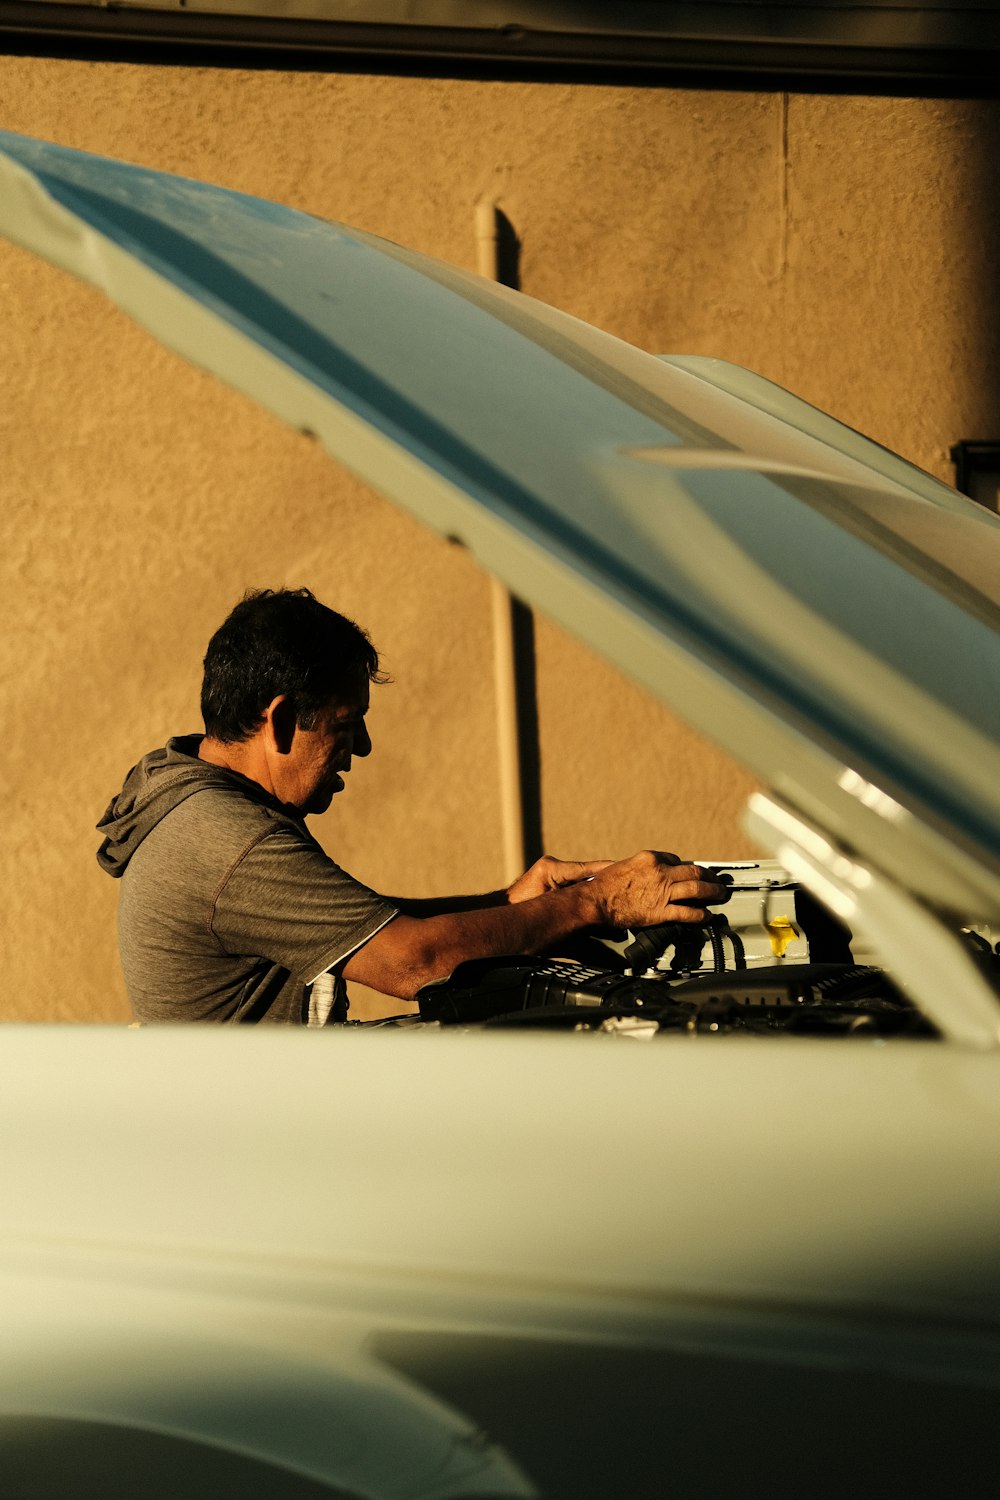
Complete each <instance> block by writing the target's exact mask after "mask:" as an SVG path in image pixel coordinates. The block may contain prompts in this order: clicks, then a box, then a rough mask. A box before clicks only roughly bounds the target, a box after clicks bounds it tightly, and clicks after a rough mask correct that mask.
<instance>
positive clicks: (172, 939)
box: [98, 589, 724, 1025]
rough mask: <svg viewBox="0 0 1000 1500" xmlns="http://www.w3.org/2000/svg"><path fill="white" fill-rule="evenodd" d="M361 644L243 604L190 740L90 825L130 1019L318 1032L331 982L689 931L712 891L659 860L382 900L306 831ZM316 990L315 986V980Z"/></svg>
mask: <svg viewBox="0 0 1000 1500" xmlns="http://www.w3.org/2000/svg"><path fill="white" fill-rule="evenodd" d="M382 680H384V679H383V678H382V677H381V676H380V673H379V660H378V653H377V652H376V650H375V648H374V647H373V646H372V644H371V642H370V641H369V639H368V637H367V636H366V635H365V633H364V631H362V630H361V629H359V627H358V626H356V625H355V624H353V623H352V622H351V621H350V620H347V619H345V618H344V617H343V616H342V615H339V614H337V613H336V612H335V611H334V610H331V609H328V608H327V607H326V606H325V605H323V604H320V603H319V601H318V600H317V599H315V598H314V597H313V595H312V594H311V593H310V592H309V591H308V590H307V589H298V590H294V591H289V590H285V591H280V592H272V591H271V590H264V591H262V592H260V593H255V594H250V595H248V596H247V597H246V598H245V599H244V600H243V601H242V603H240V604H238V605H237V606H236V608H235V609H234V610H233V612H232V613H231V614H230V615H229V617H228V619H227V620H226V621H225V622H224V623H223V625H222V626H221V627H220V629H219V630H218V631H216V633H215V635H214V636H213V637H212V639H211V641H210V642H209V646H208V651H207V653H206V656H205V672H204V681H203V686H202V696H201V707H202V716H203V718H204V721H205V733H204V735H203V736H200V735H188V736H181V737H178V738H175V739H171V740H169V741H168V742H167V745H166V746H165V748H164V749H162V750H155V751H153V752H152V753H151V754H150V755H147V756H145V757H144V758H143V759H142V760H141V761H140V762H139V764H138V765H137V766H134V767H133V768H132V770H131V771H130V772H129V774H128V777H127V778H126V781H125V785H124V787H123V788H122V791H121V792H120V793H119V794H118V796H117V797H116V798H115V799H114V800H113V801H112V803H111V805H110V807H109V808H108V810H107V812H106V813H105V815H104V817H103V819H102V820H101V822H100V824H99V825H98V828H99V831H100V832H101V833H102V834H103V835H104V842H103V843H102V845H101V849H100V851H99V853H98V861H99V862H100V864H101V866H102V868H103V869H105V870H107V871H108V873H109V874H111V875H113V876H115V877H117V878H120V879H121V881H122V894H121V902H120V905H119V948H120V952H121V960H122V968H123V970H124V974H125V983H126V986H127V988H128V992H129V997H130V999H131V1002H132V1006H133V1009H134V1011H135V1014H136V1017H137V1018H138V1019H139V1020H142V1021H276V1022H286V1023H291V1024H307V1025H323V1024H325V1023H326V1022H327V1021H328V1020H329V1019H338V1018H342V1016H343V1015H344V1014H345V1013H346V999H345V994H346V992H345V989H344V980H345V979H352V980H356V981H358V982H359V983H362V984H366V985H368V986H370V987H371V988H372V989H376V990H381V991H382V992H383V993H384V994H387V995H394V996H398V997H399V998H400V999H401V1000H407V1001H409V1000H413V998H414V997H415V995H416V994H417V991H418V990H420V989H421V987H422V986H423V985H425V984H427V983H428V982H429V981H430V980H432V979H440V978H442V977H444V976H446V975H448V974H449V973H451V971H452V970H453V969H454V968H455V967H456V965H458V964H459V963H461V962H462V961H463V960H464V959H468V958H484V957H490V956H493V955H499V954H506V953H536V952H540V951H542V950H543V949H546V948H549V947H551V946H552V945H553V944H554V943H557V942H559V941H561V940H563V939H565V938H568V937H570V936H571V935H572V934H575V933H581V932H585V931H587V930H588V929H591V928H595V927H643V926H649V925H652V924H653V923H658V922H666V921H682V922H683V921H699V920H701V919H702V918H703V916H704V911H703V910H702V909H701V907H700V906H698V905H695V906H692V905H688V904H679V903H690V902H697V903H705V902H711V901H717V900H720V899H722V898H723V895H724V892H723V889H722V888H721V887H720V886H718V885H715V884H712V883H711V882H709V881H706V880H705V879H704V875H703V872H702V871H701V870H699V869H698V868H697V867H696V866H693V865H682V864H680V863H678V862H677V860H676V859H675V857H674V856H673V855H666V854H654V853H650V852H648V851H647V852H646V853H643V854H636V855H634V856H632V858H631V859H626V860H621V861H619V862H617V863H611V862H610V861H607V860H595V861H590V862H586V863H574V862H567V861H562V860H555V859H550V858H543V859H541V860H539V861H538V862H537V863H536V864H534V865H533V866H532V867H531V869H530V870H528V871H527V872H526V874H524V875H522V876H521V877H520V879H519V880H516V881H515V882H514V884H513V885H512V886H511V887H510V888H509V889H508V890H505V891H496V892H493V893H492V894H490V895H486V896H479V897H455V898H454V899H452V900H448V899H444V900H440V901H435V902H412V903H411V902H401V901H397V900H389V899H387V898H386V897H384V896H380V895H379V894H377V893H376V892H375V891H372V890H370V889H369V888H368V887H367V886H365V885H362V884H361V883H360V882H359V881H356V880H354V879H353V878H352V877H351V876H350V875H348V874H347V873H346V871H344V870H342V869H340V868H339V866H338V865H336V864H335V863H334V862H333V860H331V859H330V858H329V856H328V855H326V854H325V853H324V851H323V850H322V848H321V847H320V845H319V844H318V843H317V842H316V840H315V839H314V838H313V837H312V835H311V834H310V833H309V832H308V831H307V829H306V827H305V821H304V820H305V818H306V817H307V816H308V815H309V814H310V813H321V812H325V811H326V809H327V808H328V807H329V806H330V802H331V800H332V799H333V797H334V796H335V795H336V794H337V792H339V791H342V790H343V786H344V780H343V778H344V776H345V775H346V774H347V772H349V771H350V769H351V762H352V759H353V758H354V757H355V756H358V757H361V756H366V755H368V754H370V753H371V748H372V746H371V740H370V739H369V737H368V730H367V728H366V725H365V716H366V714H367V712H368V695H369V686H370V684H371V683H372V682H379V681H382ZM327 976H332V982H331V980H330V979H328V978H327Z"/></svg>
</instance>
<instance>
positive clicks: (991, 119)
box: [954, 100, 1000, 508]
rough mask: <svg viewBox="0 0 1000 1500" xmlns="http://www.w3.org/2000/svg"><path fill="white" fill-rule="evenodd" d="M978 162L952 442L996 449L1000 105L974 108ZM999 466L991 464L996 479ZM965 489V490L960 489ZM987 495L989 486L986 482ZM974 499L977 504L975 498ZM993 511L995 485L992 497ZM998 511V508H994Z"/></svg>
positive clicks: (972, 182)
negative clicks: (958, 426) (958, 414)
mask: <svg viewBox="0 0 1000 1500" xmlns="http://www.w3.org/2000/svg"><path fill="white" fill-rule="evenodd" d="M977 114H978V120H977V126H978V128H977V130H976V136H977V140H976V159H975V161H974V162H973V164H972V170H971V171H970V172H969V174H968V193H969V201H968V202H967V204H966V214H965V218H966V238H965V253H966V254H967V256H968V260H969V262H970V269H971V270H972V271H973V275H972V277H971V280H972V284H973V291H972V299H973V300H972V305H971V307H970V315H969V319H968V324H967V326H968V327H969V329H970V334H971V337H970V338H969V339H968V340H967V342H966V345H965V350H964V352H965V354H966V356H967V357H968V358H969V359H970V361H971V364H972V369H971V370H970V371H969V375H970V377H971V378H970V379H969V391H970V399H969V406H968V412H969V417H968V420H969V424H970V429H969V431H965V432H956V433H955V434H954V441H955V442H956V443H957V442H959V441H972V442H986V443H990V444H995V445H997V446H998V448H1000V191H998V188H997V162H998V160H1000V102H998V101H996V100H982V101H980V102H979V103H978V106H977ZM998 468H1000V464H997V463H994V462H991V463H990V469H991V471H992V472H993V473H997V479H998V481H1000V473H998V472H997V470H998ZM963 487H965V486H963ZM986 488H987V490H988V489H989V480H988V479H987V481H986ZM977 498H980V496H979V494H978V493H977ZM982 498H984V500H986V499H988V500H992V503H993V504H994V505H997V500H998V497H997V493H996V485H995V484H994V485H993V494H992V496H987V495H986V494H984V495H983V497H982ZM998 508H1000V506H998Z"/></svg>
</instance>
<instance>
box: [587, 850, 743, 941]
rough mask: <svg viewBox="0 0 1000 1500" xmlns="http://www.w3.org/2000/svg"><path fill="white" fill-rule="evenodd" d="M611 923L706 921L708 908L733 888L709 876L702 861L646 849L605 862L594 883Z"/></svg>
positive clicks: (645, 924)
mask: <svg viewBox="0 0 1000 1500" xmlns="http://www.w3.org/2000/svg"><path fill="white" fill-rule="evenodd" d="M590 893H591V895H593V896H594V897H595V899H596V900H597V902H598V904H599V908H600V910H601V911H602V913H603V920H604V922H605V923H606V925H607V926H608V927H633V928H634V927H654V926H657V925H658V924H659V923H660V922H702V921H704V919H705V906H706V905H709V904H711V903H712V902H715V901H725V900H726V899H727V897H728V896H729V888H728V886H725V885H719V884H716V883H715V882H714V881H712V880H707V879H706V878H705V871H704V870H703V869H701V867H700V866H699V865H682V864H681V863H680V861H679V860H678V858H677V855H676V854H662V853H658V852H657V851H656V850H654V849H646V850H644V851H643V852H642V853H641V854H633V855H632V856H631V858H629V859H622V860H619V861H618V862H617V863H616V864H613V865H607V866H605V867H604V869H602V870H601V871H600V872H599V873H598V874H595V876H594V878H593V880H592V881H591V883H590Z"/></svg>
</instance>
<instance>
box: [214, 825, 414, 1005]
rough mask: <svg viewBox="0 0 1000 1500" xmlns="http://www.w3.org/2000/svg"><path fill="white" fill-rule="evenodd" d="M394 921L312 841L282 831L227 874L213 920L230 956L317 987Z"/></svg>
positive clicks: (390, 909)
mask: <svg viewBox="0 0 1000 1500" xmlns="http://www.w3.org/2000/svg"><path fill="white" fill-rule="evenodd" d="M396 914H397V908H396V907H395V906H393V904H392V902H391V901H387V900H386V899H385V897H384V896H379V895H378V894H377V893H376V892H375V891H372V890H369V888H368V886H366V885H362V884H361V882H360V881H358V880H355V879H354V877H353V876H351V875H348V873H347V871H346V870H342V869H341V868H340V866H339V865H337V864H335V863H334V861H333V860H332V859H331V858H330V857H329V855H328V854H326V853H325V852H324V851H323V850H322V849H321V848H320V846H319V844H317V843H316V841H315V840H314V839H312V838H311V837H310V836H309V834H307V833H305V832H304V831H302V832H299V831H298V830H296V829H294V828H292V827H289V826H279V827H278V828H275V829H273V830H272V831H270V832H268V833H266V834H265V835H264V836H263V837H261V838H258V839H257V840H255V841H254V842H253V843H252V844H251V845H250V846H249V847H248V848H247V849H246V851H245V852H244V853H242V854H241V855H240V857H239V858H238V859H237V860H236V861H235V862H234V864H233V865H232V866H231V867H230V869H229V870H228V871H227V872H226V877H225V879H224V880H223V882H222V884H221V886H220V888H219V890H218V892H217V893H216V896H215V900H214V902H213V907H212V918H211V921H212V931H213V933H214V934H215V937H216V939H217V940H218V942H219V943H221V945H222V947H223V948H224V949H225V950H226V952H228V953H235V954H253V955H255V956H257V957H260V958H266V959H269V960H270V961H271V962H272V963H276V964H280V965H281V966H282V967H283V968H286V969H288V970H289V972H290V973H292V974H294V975H295V976H296V977H297V978H299V979H301V981H302V983H303V984H311V983H312V982H313V980H314V979H315V978H316V976H317V975H318V974H322V973H323V972H324V971H325V970H326V969H330V968H333V967H334V965H336V964H338V963H341V962H343V960H344V959H346V958H349V957H350V955H351V954H352V953H354V952H355V951H356V950H357V949H358V948H360V947H362V946H363V945H364V944H365V943H366V942H367V941H368V939H369V938H371V937H374V935H375V933H376V932H378V931H379V929H380V928H382V927H384V926H385V924H386V923H387V922H390V921H391V920H392V918H393V917H394V916H396Z"/></svg>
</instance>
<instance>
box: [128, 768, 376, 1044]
mask: <svg viewBox="0 0 1000 1500" xmlns="http://www.w3.org/2000/svg"><path fill="white" fill-rule="evenodd" d="M195 744H196V741H184V740H172V741H170V743H169V744H168V746H167V749H166V751H161V752H154V755H153V756H152V757H146V761H145V762H144V763H140V767H136V768H135V770H134V771H133V772H132V773H130V781H129V782H127V783H126V790H128V789H129V788H130V787H132V786H133V783H134V781H135V778H136V774H137V773H138V772H139V771H140V770H141V769H142V767H143V766H144V765H146V766H148V767H149V768H151V770H152V772H153V780H154V781H155V782H157V783H158V786H159V787H164V786H165V784H169V783H170V782H172V783H173V785H174V786H177V785H181V786H182V787H183V790H184V795H183V798H182V800H179V801H177V802H176V804H175V805H173V806H171V807H170V808H169V810H167V811H165V812H164V813H163V815H162V816H159V817H158V818H157V820H156V821H155V822H154V823H153V826H151V827H149V828H148V829H147V830H146V831H144V832H143V834H142V837H141V841H140V842H139V843H138V844H137V846H135V847H134V848H130V850H129V853H128V857H127V860H124V861H122V863H123V869H122V871H121V876H122V893H121V902H120V906H119V916H118V924H119V948H120V952H121V962H122V969H123V971H124V974H125V983H126V986H127V988H128V992H129V998H130V999H131V1001H132V1006H133V1009H134V1011H135V1014H136V1017H137V1018H138V1019H139V1020H140V1021H277V1022H285V1023H288V1024H292V1025H303V1024H305V1025H309V1024H312V1025H320V1024H323V1023H324V1022H325V1020H326V1019H327V1015H328V1013H329V1011H330V1003H331V1001H333V1002H334V1004H335V1005H336V1002H337V1001H338V1000H342V998H343V995H344V989H343V981H342V980H341V979H340V978H339V977H338V978H337V979H336V981H335V983H334V985H333V986H330V985H329V984H328V983H326V982H324V981H321V982H320V984H319V985H318V986H317V991H318V992H320V993H319V994H317V993H313V991H312V986H313V984H314V981H316V980H317V979H318V978H319V976H322V975H324V974H325V973H326V971H328V970H330V969H331V968H333V967H335V966H336V965H338V964H341V963H343V961H344V960H345V959H346V958H348V957H349V956H350V954H351V953H353V952H354V951H355V950H356V949H357V948H360V947H361V946H362V945H363V944H364V943H366V942H367V941H368V939H369V938H370V937H372V936H373V935H374V933H376V932H378V930H379V929H380V928H381V927H384V926H385V924H386V923H387V922H389V921H391V919H392V918H393V917H394V916H395V915H396V907H395V906H393V904H392V903H391V902H390V901H387V900H386V899H385V898H384V897H382V896H379V895H377V894H376V893H375V892H374V891H372V890H369V888H368V887H367V886H365V885H362V884H360V882H358V881H357V880H354V879H353V878H352V876H350V875H348V874H347V873H346V871H344V870H342V869H340V867H339V866H338V865H336V864H335V863H334V862H333V860H332V859H330V857H329V856H328V855H327V854H326V853H325V852H324V851H323V849H322V848H321V847H320V845H319V844H318V843H317V842H316V840H315V839H314V838H313V837H312V835H311V834H310V833H309V832H308V831H307V829H306V828H305V826H304V824H303V823H302V822H301V821H300V820H299V819H298V818H297V817H295V816H293V815H291V814H289V813H287V812H286V811H284V810H283V809H282V808H280V807H279V806H278V805H277V804H275V803H273V802H272V801H271V800H270V799H268V798H267V797H266V795H262V794H260V793H259V791H258V790H257V789H254V788H253V787H252V786H251V785H250V784H249V783H247V782H246V781H245V779H244V778H243V777H240V776H232V775H230V774H229V773H226V772H220V771H218V770H217V769H216V768H212V767H207V766H205V767H204V777H203V778H202V775H201V772H200V768H201V767H202V766H203V765H204V763H202V762H197V761H196V762H195V765H194V766H192V765H191V761H190V759H189V758H188V755H187V754H182V753H180V752H181V751H184V752H187V751H189V750H190V749H191V748H193V747H194V745H195ZM185 763H186V764H185ZM157 773H158V774H157ZM185 783H186V785H185ZM168 799H169V793H168ZM171 800H172V799H171ZM124 801H125V791H123V793H122V794H121V797H120V798H119V809H120V808H121V807H122V806H123V805H124ZM136 801H145V798H144V797H143V796H142V794H141V793H140V797H139V798H136V796H135V794H134V792H133V795H132V804H131V805H132V807H134V806H135V803H136ZM112 806H113V807H114V804H112ZM110 811H111V809H109V813H110ZM105 847H106V848H107V845H106V846H105ZM102 863H103V864H104V865H105V867H106V868H108V867H109V863H110V862H109V860H108V859H106V858H105V859H102ZM111 873H113V874H117V873H119V871H118V869H112V870H111Z"/></svg>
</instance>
